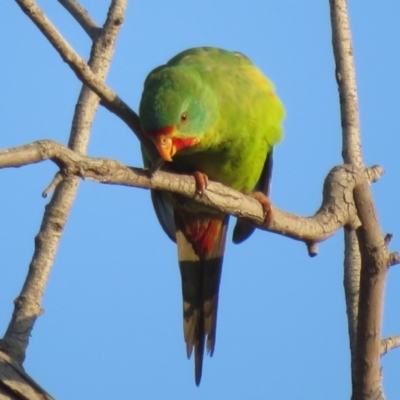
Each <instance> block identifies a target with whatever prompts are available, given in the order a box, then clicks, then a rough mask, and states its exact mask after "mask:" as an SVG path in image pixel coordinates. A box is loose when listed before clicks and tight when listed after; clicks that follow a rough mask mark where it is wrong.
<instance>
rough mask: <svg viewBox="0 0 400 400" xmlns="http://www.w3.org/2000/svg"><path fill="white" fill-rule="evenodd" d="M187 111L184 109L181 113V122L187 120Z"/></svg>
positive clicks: (184, 122) (183, 122)
mask: <svg viewBox="0 0 400 400" xmlns="http://www.w3.org/2000/svg"><path fill="white" fill-rule="evenodd" d="M188 118H189V116H188V112H187V111H185V112H183V113H182V114H181V124H186V122H187V121H188Z"/></svg>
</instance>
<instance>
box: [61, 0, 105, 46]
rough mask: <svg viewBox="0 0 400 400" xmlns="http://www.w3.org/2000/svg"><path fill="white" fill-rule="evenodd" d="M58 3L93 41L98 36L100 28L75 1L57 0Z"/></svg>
mask: <svg viewBox="0 0 400 400" xmlns="http://www.w3.org/2000/svg"><path fill="white" fill-rule="evenodd" d="M58 2H59V3H60V4H62V5H63V6H64V7H65V9H66V10H67V11H68V12H69V13H70V14H71V15H72V16H73V17H74V18H75V19H76V21H77V22H78V23H79V25H80V26H81V27H82V28H83V30H84V31H85V32H86V33H87V34H88V36H89V37H90V38H91V39H92V40H95V39H96V38H97V36H98V35H100V32H101V28H100V27H99V26H98V25H97V24H96V23H95V22H94V21H93V20H92V18H91V17H90V15H89V13H88V12H87V10H86V9H85V8H84V7H82V6H81V5H80V4H79V3H78V2H77V1H76V0H58Z"/></svg>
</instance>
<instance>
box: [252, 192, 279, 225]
mask: <svg viewBox="0 0 400 400" xmlns="http://www.w3.org/2000/svg"><path fill="white" fill-rule="evenodd" d="M249 196H250V197H253V199H256V200H257V201H258V202H259V203H260V204H261V207H262V208H263V210H264V223H265V225H266V226H268V225H269V224H270V223H271V222H272V220H273V215H272V204H271V201H270V199H269V198H268V197H267V196H266V195H265V194H264V193H263V192H253V193H250V194H249Z"/></svg>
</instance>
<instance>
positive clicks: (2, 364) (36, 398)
mask: <svg viewBox="0 0 400 400" xmlns="http://www.w3.org/2000/svg"><path fill="white" fill-rule="evenodd" d="M0 377H1V378H0V399H1V400H3V399H4V400H5V399H7V400H9V399H16V400H17V399H18V400H26V399H29V400H54V399H53V397H51V396H50V395H49V394H48V393H47V392H46V391H45V390H44V389H43V388H41V387H40V386H39V385H38V384H37V383H36V382H34V381H33V380H32V378H30V376H29V375H28V374H27V373H26V372H25V371H24V369H23V368H22V367H21V365H20V364H19V363H17V362H16V361H14V360H13V359H12V358H11V357H10V356H9V355H8V354H5V353H3V352H1V351H0Z"/></svg>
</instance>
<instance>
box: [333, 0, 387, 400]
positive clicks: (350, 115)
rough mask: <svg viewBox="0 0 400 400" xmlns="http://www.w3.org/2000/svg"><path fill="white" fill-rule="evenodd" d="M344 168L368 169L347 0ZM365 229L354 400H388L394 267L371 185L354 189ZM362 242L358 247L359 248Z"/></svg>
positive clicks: (341, 24)
mask: <svg viewBox="0 0 400 400" xmlns="http://www.w3.org/2000/svg"><path fill="white" fill-rule="evenodd" d="M329 3H330V10H331V24H332V42H333V51H334V56H335V62H336V79H337V83H338V88H339V98H340V110H341V124H342V137H343V146H342V154H343V159H344V162H345V163H349V164H352V165H354V166H355V167H357V168H359V169H360V170H362V169H363V168H364V164H363V160H362V153H361V136H360V123H359V113H358V100H357V88H356V78H355V68H354V59H353V49H352V40H351V30H350V24H349V19H348V11H347V3H346V0H330V1H329ZM354 201H355V204H356V208H357V212H358V216H359V218H360V222H361V226H360V227H359V228H358V229H357V237H355V234H354V231H353V230H350V229H349V230H346V235H345V246H346V249H345V255H346V258H345V277H344V286H345V294H346V306H347V315H348V323H349V335H350V347H351V360H352V363H351V364H352V386H353V393H352V399H353V400H358V399H360V400H361V399H363V400H364V399H376V400H383V399H384V394H383V390H382V383H381V374H380V357H379V356H380V352H381V339H380V338H381V325H382V317H383V296H384V288H385V281H386V273H387V269H388V265H389V263H390V257H389V254H388V251H387V246H386V244H385V241H384V238H383V235H382V232H381V229H380V226H379V221H378V219H377V215H376V211H375V206H374V203H373V198H372V195H371V192H370V189H369V186H368V182H367V180H365V181H364V182H363V183H362V182H360V185H358V186H357V187H355V189H354ZM357 242H358V246H357Z"/></svg>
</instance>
